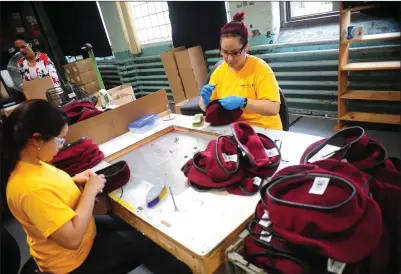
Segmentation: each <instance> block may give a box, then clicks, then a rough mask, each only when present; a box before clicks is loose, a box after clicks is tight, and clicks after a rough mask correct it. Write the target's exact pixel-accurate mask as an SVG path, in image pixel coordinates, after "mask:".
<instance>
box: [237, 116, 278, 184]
mask: <svg viewBox="0 0 401 274" xmlns="http://www.w3.org/2000/svg"><path fill="white" fill-rule="evenodd" d="M232 128H233V132H234V137H235V139H236V141H237V143H238V146H239V147H240V148H241V150H242V151H243V153H244V154H245V156H246V158H247V159H248V162H247V163H245V164H244V168H245V170H246V171H247V172H249V173H250V174H252V175H254V176H259V177H270V176H272V175H273V174H274V172H276V170H277V168H278V166H279V165H280V161H281V155H280V151H279V149H278V148H277V146H276V144H275V143H274V141H273V140H271V139H270V138H269V137H267V136H265V135H263V134H260V133H259V134H257V133H256V132H255V131H254V130H253V128H252V127H251V126H250V125H249V124H247V123H245V122H236V123H234V124H233V125H232ZM268 154H270V155H271V156H270V157H269V155H268Z"/></svg>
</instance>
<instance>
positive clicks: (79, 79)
mask: <svg viewBox="0 0 401 274" xmlns="http://www.w3.org/2000/svg"><path fill="white" fill-rule="evenodd" d="M66 77H67V81H68V82H71V83H75V84H77V85H79V86H80V85H85V84H88V83H90V82H93V81H97V77H96V72H95V71H94V70H88V71H85V72H83V73H81V74H66Z"/></svg>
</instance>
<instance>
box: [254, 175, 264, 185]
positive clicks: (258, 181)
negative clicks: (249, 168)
mask: <svg viewBox="0 0 401 274" xmlns="http://www.w3.org/2000/svg"><path fill="white" fill-rule="evenodd" d="M261 182H262V179H261V178H259V177H254V178H253V184H254V185H255V186H260V183H261Z"/></svg>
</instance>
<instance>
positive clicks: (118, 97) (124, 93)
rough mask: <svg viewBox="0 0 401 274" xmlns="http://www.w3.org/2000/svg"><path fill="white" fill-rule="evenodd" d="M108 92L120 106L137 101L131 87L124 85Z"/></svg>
mask: <svg viewBox="0 0 401 274" xmlns="http://www.w3.org/2000/svg"><path fill="white" fill-rule="evenodd" d="M107 92H108V93H109V94H110V95H111V98H112V99H113V100H114V103H116V104H117V105H119V106H122V105H125V104H127V103H129V102H132V101H135V100H136V97H135V93H134V90H133V88H132V86H131V85H122V86H118V87H114V88H111V89H108V90H107Z"/></svg>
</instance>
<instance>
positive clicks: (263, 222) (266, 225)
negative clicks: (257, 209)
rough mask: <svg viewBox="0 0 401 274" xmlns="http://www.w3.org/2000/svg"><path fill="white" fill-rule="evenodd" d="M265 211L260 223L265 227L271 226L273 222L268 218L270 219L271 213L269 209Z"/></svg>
mask: <svg viewBox="0 0 401 274" xmlns="http://www.w3.org/2000/svg"><path fill="white" fill-rule="evenodd" d="M264 212H265V213H264V214H263V216H262V219H260V221H259V224H260V225H261V226H264V227H269V226H270V225H271V224H272V222H271V221H270V220H267V219H269V213H268V212H267V210H264Z"/></svg>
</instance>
